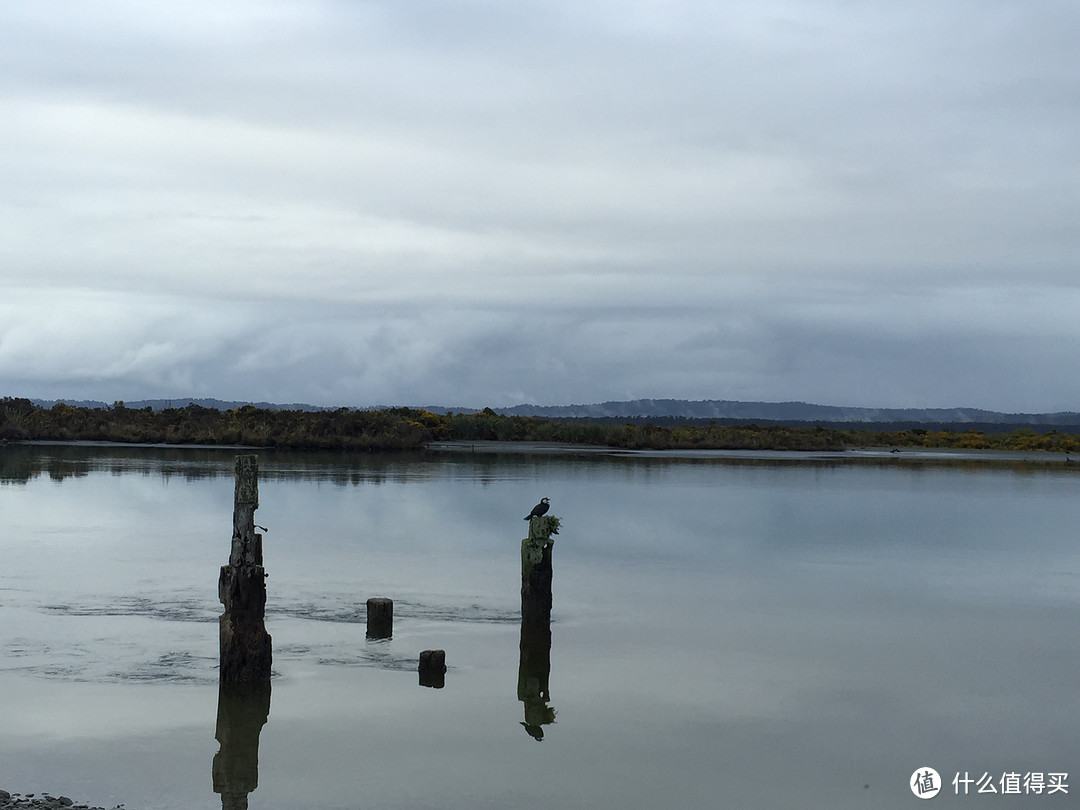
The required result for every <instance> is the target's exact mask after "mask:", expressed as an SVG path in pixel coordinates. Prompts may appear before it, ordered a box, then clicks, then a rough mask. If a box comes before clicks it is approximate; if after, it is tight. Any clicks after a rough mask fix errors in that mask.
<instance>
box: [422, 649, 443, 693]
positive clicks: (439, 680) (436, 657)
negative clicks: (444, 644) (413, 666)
mask: <svg viewBox="0 0 1080 810" xmlns="http://www.w3.org/2000/svg"><path fill="white" fill-rule="evenodd" d="M419 671H420V685H421V686H431V687H433V688H435V689H442V688H443V687H444V686H445V685H446V650H424V651H423V652H422V653H420V666H419Z"/></svg>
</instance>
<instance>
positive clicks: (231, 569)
mask: <svg viewBox="0 0 1080 810" xmlns="http://www.w3.org/2000/svg"><path fill="white" fill-rule="evenodd" d="M258 507H259V460H258V458H257V457H256V456H237V457H236V492H235V499H234V506H233V536H232V549H231V551H230V553H229V564H228V565H223V566H222V567H221V576H220V577H219V578H218V598H219V599H220V600H221V603H222V604H223V605H225V612H224V613H223V614H221V619H220V622H219V624H220V645H221V650H220V665H219V668H218V673H219V677H220V679H221V680H222V681H229V682H240V681H259V680H269V678H270V664H271V647H270V636H269V635H268V634H267V632H266V625H265V623H264V618H265V615H266V569H264V568H263V557H262V535H261V534H256V533H255V510H256V509H258Z"/></svg>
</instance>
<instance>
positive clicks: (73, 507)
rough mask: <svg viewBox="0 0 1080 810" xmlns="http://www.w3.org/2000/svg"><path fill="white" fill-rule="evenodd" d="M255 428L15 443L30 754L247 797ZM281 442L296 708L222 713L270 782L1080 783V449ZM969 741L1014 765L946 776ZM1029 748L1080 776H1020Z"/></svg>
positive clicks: (286, 685)
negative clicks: (426, 680) (539, 531)
mask: <svg viewBox="0 0 1080 810" xmlns="http://www.w3.org/2000/svg"><path fill="white" fill-rule="evenodd" d="M233 457H234V452H233V451H228V450H222V451H207V450H200V449H191V450H184V449H160V448H113V447H62V446H35V447H5V448H0V787H2V788H5V789H8V790H17V791H23V792H41V791H51V792H53V793H57V794H59V793H64V794H67V795H69V796H72V797H74V798H78V799H82V800H87V801H91V802H93V803H97V804H101V805H106V804H115V803H118V802H123V803H125V804H126V805H127V807H128V808H131V810H157V809H158V808H216V807H221V806H222V797H221V796H219V795H218V794H216V793H215V792H214V787H215V786H214V782H213V779H212V762H213V760H214V757H215V754H217V753H218V750H219V744H218V742H217V741H216V740H215V733H216V731H217V719H218V698H219V696H218V686H217V673H216V665H217V617H218V615H219V614H220V612H221V609H222V608H221V605H220V604H219V603H218V601H217V590H216V589H217V575H218V568H219V566H221V565H222V564H224V563H225V562H227V558H228V552H229V543H230V536H231V528H232V523H231V520H232V498H233V481H232V464H233ZM260 465H261V476H260V501H261V508H260V509H259V511H258V512H257V513H256V522H258V523H259V524H261V525H263V526H266V527H267V528H268V531H267V533H266V535H265V541H264V543H265V561H266V567H267V570H268V572H269V574H270V577H269V579H268V581H267V583H268V589H269V600H268V605H267V629H268V630H269V632H270V633H271V635H272V636H273V647H274V679H273V683H272V695H271V696H270V708H269V717H268V719H267V721H266V723H265V725H262V724H261V723H262V718H261V717H259V716H258V715H259V711H258V709H257V706H256V710H255V717H254V719H252V716H251V715H250V714H249V715H247V716H245V715H244V714H243V712H242V711H241V709H240V708H237V707H235V706H233V705H232V704H228V705H227V706H226V711H225V713H224V714H225V718H226V722H227V725H228V728H227V732H228V733H229V734H231V735H232V736H231V739H233V740H236V741H239V742H238V743H237V744H239V745H241V746H246V748H244V751H243V753H242V755H241V759H243V758H244V757H246V758H247V759H246V760H245V762H246V765H244V766H243V767H242V768H241V770H242V771H243V768H244V767H246V768H247V771H244V773H242V774H241V775H240V776H236V777H235V779H237V780H240V781H243V780H244V779H247V780H248V781H249V782H250V784H247V785H243V786H242V787H243V790H244V791H247V790H251V792H250V795H249V797H248V801H249V803H250V807H251V808H268V809H270V808H274V809H277V808H296V807H319V808H369V807H370V808H552V807H558V808H590V809H591V810H595V809H600V810H603V809H604V808H612V809H614V808H620V810H625V809H626V808H661V807H663V808H669V807H671V808H713V807H717V808H720V807H723V808H727V807H730V808H778V807H815V808H816V807H820V808H856V807H858V808H864V807H873V808H891V807H911V806H912V803H913V802H916V801H917V800H916V799H915V797H914V796H913V795H912V792H911V790H910V789H909V788H908V782H909V780H910V777H911V774H912V772H913V771H914V770H915V769H916V768H918V767H920V766H930V767H933V768H936V769H937V770H938V771H939V772H940V773H941V774H942V775H943V776H944V777H945V781H946V788H945V790H943V791H942V793H941V794H940V795H939V796H938V797H937V798H936V800H935V801H936V802H938V804H939V805H940V804H942V803H944V804H947V805H948V804H953V805H955V804H958V803H960V802H965V804H968V805H972V806H974V805H978V806H983V805H985V806H987V807H991V806H992V807H1013V806H1016V807H1021V806H1022V807H1048V808H1050V807H1066V806H1075V805H1074V804H1073V803H1074V802H1075V800H1076V797H1077V795H1080V735H1078V733H1077V725H1078V723H1080V689H1078V687H1077V682H1078V676H1080V631H1078V630H1077V628H1078V627H1080V545H1078V543H1077V537H1078V535H1080V500H1078V499H1077V497H1076V495H1077V491H1078V486H1080V473H1078V472H1077V471H1076V469H1077V467H1080V465H1077V466H1075V467H1074V466H1073V465H1072V464H1067V463H1065V462H1064V460H1063V459H1061V458H1053V457H1047V458H1043V457H1035V458H1034V460H1032V461H1024V460H1022V459H1020V458H1000V457H999V458H990V457H986V456H978V457H974V458H972V457H964V456H948V455H945V454H938V455H933V456H929V457H923V458H919V457H916V456H913V455H912V454H900V455H889V454H885V455H882V456H873V455H869V454H862V455H860V454H849V455H847V456H843V457H815V456H799V455H786V454H771V455H762V456H756V457H755V456H751V455H740V454H730V455H727V456H725V455H723V454H701V455H688V454H683V455H681V456H680V455H674V456H663V455H657V454H648V453H645V454H628V455H613V454H607V453H581V452H577V453H575V452H539V451H538V452H534V453H529V454H525V453H514V454H509V453H497V452H460V451H452V450H441V451H433V452H428V453H426V454H418V455H408V456H400V455H395V456H339V455H321V456H312V455H275V454H262V455H261V456H260ZM541 496H548V497H550V498H551V501H552V514H555V515H558V516H559V517H560V518H561V519H562V531H561V533H560V535H559V536H558V538H557V542H556V544H555V547H554V558H553V559H554V588H553V590H554V608H553V612H552V623H551V628H550V629H551V649H550V671H549V672H546V673H539V675H537V673H532V674H533V675H534V676H537V677H539V676H542V675H547V676H548V683H549V688H550V694H549V695H548V700H547V702H546V704H545V702H544V701H543V700H541V701H540V703H539V705H537V703H536V701H535V700H533V701H532V703H531V706H530V704H528V703H526V702H523V701H522V700H520V699H519V697H520V695H519V689H518V680H519V663H520V660H519V657H520V653H519V643H520V641H521V632H522V629H521V625H520V597H519V586H520V558H519V548H520V541H521V538H522V537H524V536H525V530H526V524H525V523H524V521H522V516H523V515H524V514H525V513H526V512H527V511H528V510H529V508H530V507H531V506H532V505H533V504H534V503H536V501H537V500H539V498H540V497H541ZM371 596H386V597H390V598H392V599H394V600H395V626H394V636H393V638H392V639H391V640H388V641H374V640H368V639H367V638H366V637H365V602H366V600H367V599H368V598H369V597H371ZM425 649H445V650H446V657H447V664H448V666H449V671H448V672H447V674H446V685H445V688H443V689H432V688H426V687H421V686H419V684H418V677H417V673H416V665H417V658H418V655H419V652H420V651H422V650H425ZM545 707H546V709H547V710H548V711H545ZM551 709H553V710H554V722H553V723H545V724H543V725H539V724H538V720H537V718H543V719H550V717H551V713H550V710H551ZM263 711H265V707H264V709H263ZM527 715H528V719H530V721H531V728H529V729H527V728H526V727H525V723H524V721H525V720H526V719H527ZM230 723H231V725H229V724H230ZM538 729H539V731H541V732H542V736H543V739H542V740H537V739H535V737H536V736H539V735H538V734H537V730H538ZM529 731H532V732H533V733H532V734H530V733H529ZM256 746H257V747H256ZM256 755H257V785H258V786H257V788H255V787H254V779H255V771H254V768H255V761H254V757H255V756H256ZM965 771H966V772H968V773H969V774H970V776H971V778H972V779H978V778H980V777H982V776H983V774H984V773H985V774H988V775H989V776H991V777H993V779H994V781H995V787H996V788H997V789H998V790H999V794H998V795H996V796H985V795H983V796H979V795H975V792H976V790H977V785H975V784H972V785H971V786H970V788H969V790H970V791H971V794H973V795H969V796H968V797H966V799H965V797H963V796H960V797H957V796H954V795H952V794H953V790H954V789H953V787H952V785H951V780H952V778H953V776H954V775H955V774H956V773H957V772H961V773H962V772H965ZM1012 772H1016V773H1019V774H1021V775H1025V774H1027V773H1031V772H1035V773H1043V774H1050V773H1067V774H1069V776H1068V778H1067V779H1066V780H1065V781H1066V782H1069V781H1072V782H1075V787H1070V792H1069V794H1067V795H1066V794H1062V793H1060V792H1059V793H1057V794H1056V795H1053V796H1050V795H1046V793H1044V794H1043V795H1041V796H1039V795H1029V796H1019V797H1011V796H1003V795H1001V794H1000V791H1001V790H1002V785H1001V783H1000V779H1001V777H1002V776H1003V775H1005V774H1006V773H1012ZM245 774H246V775H245ZM219 787H220V786H219ZM233 787H234V788H235V787H236V784H235V783H234V786H233ZM252 788H254V789H252ZM961 789H962V788H961ZM230 801H231V800H230Z"/></svg>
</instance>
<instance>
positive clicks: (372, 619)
mask: <svg viewBox="0 0 1080 810" xmlns="http://www.w3.org/2000/svg"><path fill="white" fill-rule="evenodd" d="M393 635H394V600H393V599H386V598H385V597H381V596H375V597H372V598H371V599H368V600H367V637H368V638H391V637H392V636H393Z"/></svg>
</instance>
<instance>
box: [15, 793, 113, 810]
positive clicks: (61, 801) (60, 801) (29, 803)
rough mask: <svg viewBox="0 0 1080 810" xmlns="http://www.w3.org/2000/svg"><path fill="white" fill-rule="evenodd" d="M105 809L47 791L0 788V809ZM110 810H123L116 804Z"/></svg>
mask: <svg viewBox="0 0 1080 810" xmlns="http://www.w3.org/2000/svg"><path fill="white" fill-rule="evenodd" d="M69 808H70V810H105V808H104V807H91V806H90V805H88V804H79V803H77V802H74V801H72V800H71V799H69V798H68V797H67V796H50V795H49V794H48V793H40V794H35V793H27V794H26V795H23V794H21V793H8V792H7V791H6V790H0V810H28V809H29V810H68V809H69ZM112 810H124V805H122V804H118V805H116V807H114V808H112Z"/></svg>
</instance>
